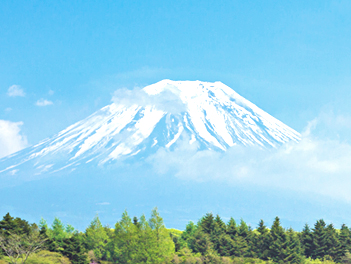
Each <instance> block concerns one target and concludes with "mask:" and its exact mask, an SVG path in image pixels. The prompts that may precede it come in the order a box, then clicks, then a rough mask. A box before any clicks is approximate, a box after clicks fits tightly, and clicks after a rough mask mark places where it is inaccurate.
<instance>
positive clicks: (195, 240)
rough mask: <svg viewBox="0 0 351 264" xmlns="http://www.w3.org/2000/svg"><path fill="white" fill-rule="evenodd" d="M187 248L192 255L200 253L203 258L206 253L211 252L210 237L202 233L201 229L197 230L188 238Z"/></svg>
mask: <svg viewBox="0 0 351 264" xmlns="http://www.w3.org/2000/svg"><path fill="white" fill-rule="evenodd" d="M188 241H189V242H188V243H189V248H190V249H191V250H192V251H193V252H194V253H200V254H201V255H203V256H205V255H206V254H207V253H208V252H210V251H212V250H213V245H212V242H211V239H210V236H209V235H208V234H207V233H205V232H203V230H202V229H201V228H199V229H197V230H196V232H195V234H194V235H193V236H192V237H190V238H189V240H188Z"/></svg>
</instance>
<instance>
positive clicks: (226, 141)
mask: <svg viewBox="0 0 351 264" xmlns="http://www.w3.org/2000/svg"><path fill="white" fill-rule="evenodd" d="M114 101H115V102H114V103H112V104H110V105H107V106H105V107H103V108H102V109H100V110H99V111H97V112H95V113H94V114H92V115H91V116H89V117H87V118H86V119H84V120H82V121H79V122H77V123H75V124H73V125H71V126H69V127H68V128H66V129H65V130H63V131H61V132H59V133H58V134H57V135H55V136H53V137H52V138H49V139H45V140H43V141H42V142H40V143H39V144H37V145H34V146H31V147H29V148H27V149H25V150H22V151H20V152H18V153H15V154H13V155H11V156H9V157H5V158H3V159H1V160H0V175H1V174H2V175H3V176H4V175H11V177H14V176H16V175H17V174H19V173H20V172H21V170H25V171H26V173H27V174H28V172H29V171H32V174H34V176H33V175H31V176H28V179H34V178H38V175H42V174H49V173H53V172H57V171H60V170H64V169H66V170H74V169H75V168H77V167H82V166H84V164H88V163H91V162H92V163H94V164H95V165H98V166H103V165H104V164H106V163H108V164H110V163H113V162H115V161H117V160H126V159H128V158H132V157H133V158H134V159H137V160H140V159H142V158H144V157H147V156H148V155H150V154H152V153H155V151H157V150H158V149H159V148H166V149H169V150H171V151H172V149H174V148H175V146H176V145H177V143H179V141H187V142H189V144H196V147H197V148H198V149H199V150H203V149H211V150H216V151H226V150H227V149H228V148H230V147H232V146H234V145H237V144H239V145H240V144H241V145H245V146H258V147H260V148H276V147H278V146H280V145H282V144H284V143H286V142H288V141H295V142H297V141H299V139H300V134H299V133H297V132H296V131H294V130H293V129H291V128H290V127H288V126H287V125H285V124H283V123H282V122H280V121H279V120H277V119H275V118H274V117H272V116H270V115H269V114H267V113H266V112H264V111H263V110H261V109H260V108H258V107H257V106H256V105H254V104H253V103H251V102H249V101H248V100H246V99H244V98H243V97H242V96H240V95H239V94H237V93H236V92H235V91H234V90H232V89H231V88H230V87H228V86H226V85H224V84H223V83H221V82H214V83H210V82H200V81H171V80H163V81H160V82H158V83H155V84H152V85H149V86H146V87H145V88H143V89H142V90H141V91H134V93H133V92H130V91H129V93H122V94H118V93H116V94H115V98H114ZM35 175H36V176H35Z"/></svg>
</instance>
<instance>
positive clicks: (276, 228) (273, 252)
mask: <svg viewBox="0 0 351 264" xmlns="http://www.w3.org/2000/svg"><path fill="white" fill-rule="evenodd" d="M287 256H288V252H287V237H286V234H285V231H284V229H283V227H282V226H281V225H280V219H279V217H276V218H275V220H274V222H273V225H272V228H271V232H270V247H269V257H270V258H271V259H272V260H273V261H274V262H275V263H284V260H285V258H286V257H287Z"/></svg>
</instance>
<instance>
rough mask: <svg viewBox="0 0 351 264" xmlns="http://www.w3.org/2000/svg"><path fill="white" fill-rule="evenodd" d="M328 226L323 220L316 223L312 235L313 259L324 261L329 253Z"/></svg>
mask: <svg viewBox="0 0 351 264" xmlns="http://www.w3.org/2000/svg"><path fill="white" fill-rule="evenodd" d="M325 229H326V224H325V222H324V220H323V219H320V220H318V221H317V222H316V224H315V225H314V228H313V233H312V254H311V257H312V258H313V259H317V258H318V259H323V257H324V256H325V255H326V251H327V237H326V230H325Z"/></svg>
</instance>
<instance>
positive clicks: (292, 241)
mask: <svg viewBox="0 0 351 264" xmlns="http://www.w3.org/2000/svg"><path fill="white" fill-rule="evenodd" d="M286 236H287V247H286V252H287V253H286V257H285V259H284V262H285V263H302V260H303V249H302V247H301V242H300V239H299V236H298V234H297V233H296V232H295V231H294V230H293V229H292V228H289V229H288V231H287V232H286Z"/></svg>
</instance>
